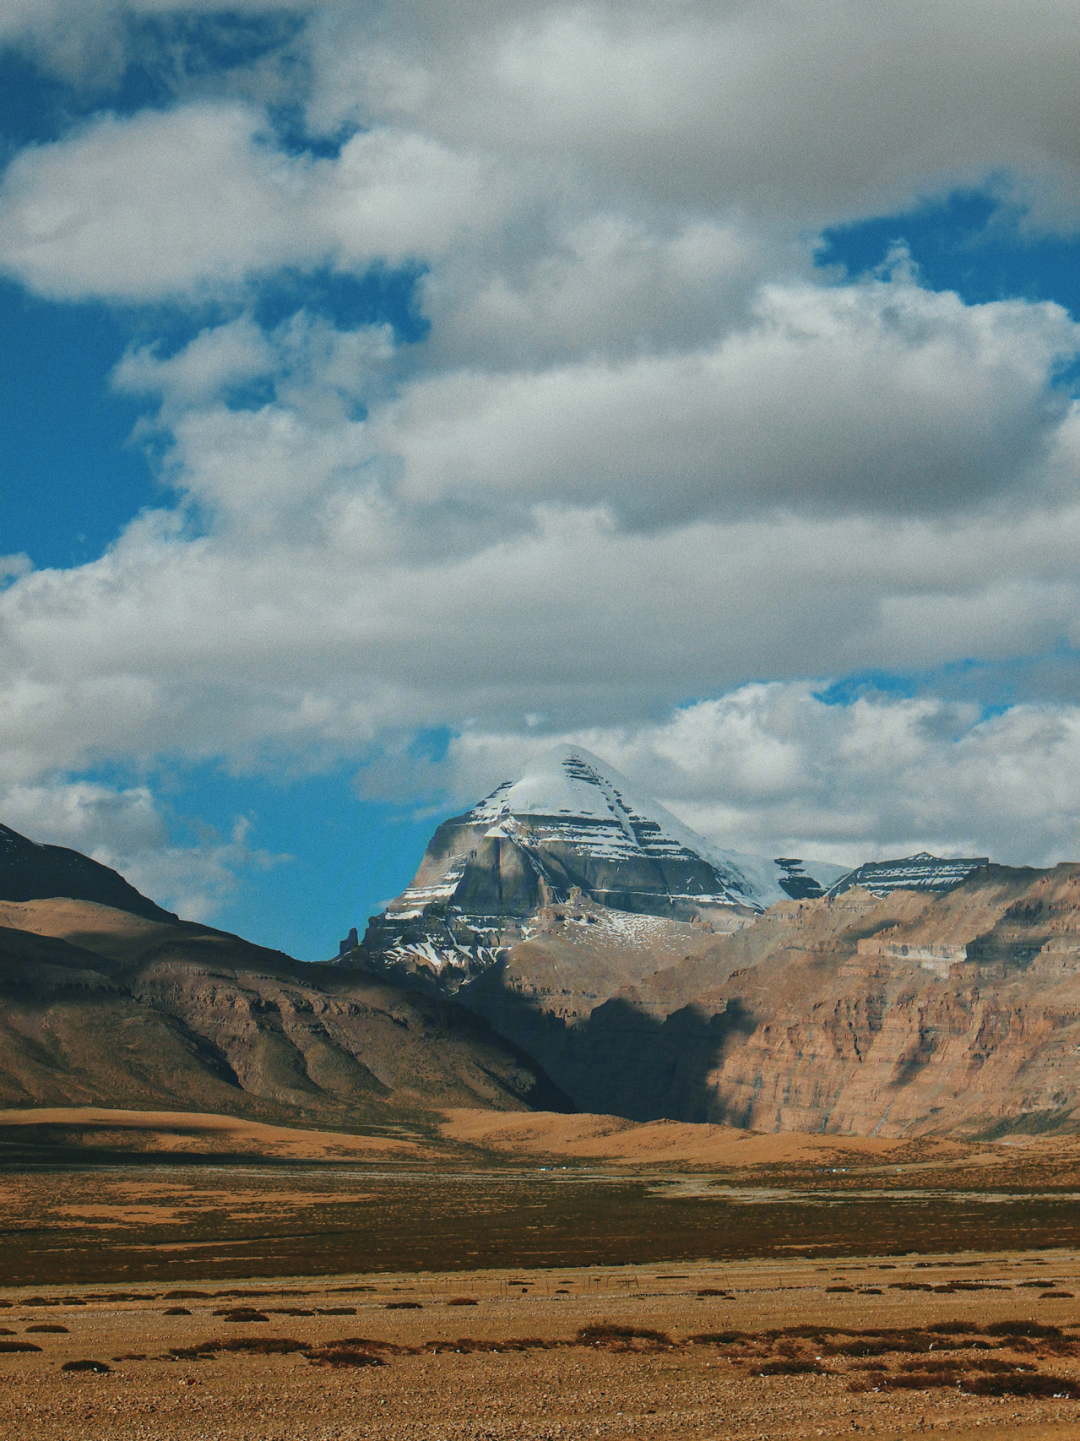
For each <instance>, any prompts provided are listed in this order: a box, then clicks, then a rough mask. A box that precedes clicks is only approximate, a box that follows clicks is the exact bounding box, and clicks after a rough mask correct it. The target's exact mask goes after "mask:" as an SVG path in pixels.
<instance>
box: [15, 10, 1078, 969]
mask: <svg viewBox="0 0 1080 1441" xmlns="http://www.w3.org/2000/svg"><path fill="white" fill-rule="evenodd" d="M928 27H929V29H930V30H932V32H933V34H934V39H935V43H934V45H932V46H928V45H927V44H926V36H927V33H928ZM1077 50H1080V39H1078V37H1077V34H1076V26H1075V13H1074V12H1073V11H1072V8H1071V7H1069V6H1067V5H1065V4H1057V3H1051V0H1047V3H1043V4H1040V5H1039V6H1037V7H1034V8H1033V7H1032V6H1031V5H1030V4H1024V5H1022V4H1019V3H1011V0H1010V3H1006V0H1000V3H996V4H994V5H993V6H991V7H989V9H988V10H987V11H985V12H983V13H981V14H980V15H979V16H978V17H975V16H973V14H972V11H971V7H970V6H968V5H966V4H961V3H959V0H955V3H950V0H936V3H934V4H930V3H929V0H927V3H926V4H919V3H916V4H913V5H911V6H908V7H904V9H903V11H902V12H901V11H898V10H897V9H896V7H895V6H892V5H888V4H884V3H881V4H878V3H873V0H871V3H866V0H863V3H861V4H858V5H856V4H854V3H849V4H845V3H836V4H831V5H829V6H825V7H817V8H814V9H810V8H807V9H805V10H802V11H799V12H795V11H793V10H792V9H791V7H789V6H786V5H784V4H781V3H779V0H751V3H750V4H749V5H741V6H733V7H727V6H716V5H706V4H704V3H700V4H699V3H697V0H687V3H686V4H684V5H681V6H679V7H676V8H672V7H670V6H667V5H661V4H658V3H645V0H642V3H631V4H629V5H626V4H623V5H620V6H614V5H609V4H604V3H583V4H545V3H531V4H514V3H511V4H502V5H499V6H495V5H493V4H490V3H487V0H475V3H472V4H470V5H468V6H464V7H457V8H456V9H454V10H453V11H449V10H448V9H447V7H440V6H434V5H431V4H428V3H420V0H406V3H402V4H401V5H399V6H395V7H394V8H393V9H392V10H389V9H383V8H381V7H376V6H372V5H369V4H366V3H350V0H340V3H325V4H310V5H291V6H290V5H263V4H259V3H255V0H251V3H241V4H238V5H236V6H233V7H232V8H230V9H229V10H215V9H213V8H212V7H209V6H197V5H190V4H182V3H174V0H132V3H127V4H123V5H120V4H114V3H111V0H89V3H83V4H81V5H79V6H77V7H76V6H74V5H73V4H68V3H66V0H24V3H23V4H22V5H21V6H19V7H15V8H14V9H11V10H9V11H6V12H5V13H4V15H0V165H2V166H3V174H2V178H0V336H2V337H3V343H2V346H0V381H2V384H0V523H2V535H0V561H2V565H0V569H2V570H3V573H4V582H3V584H4V589H3V590H2V592H0V657H2V676H3V681H2V685H3V704H2V705H0V802H2V808H0V816H2V818H3V819H4V820H5V821H6V822H7V823H8V824H10V825H13V826H15V827H16V829H19V830H22V831H23V832H24V833H26V834H28V835H30V836H32V837H34V838H36V839H41V840H51V841H59V842H61V843H64V844H69V845H74V846H77V847H78V848H80V849H83V850H86V851H88V852H90V853H92V854H94V855H96V856H97V857H98V858H100V859H102V860H105V861H107V862H108V863H109V864H113V865H116V866H118V867H119V868H120V869H122V870H123V871H124V872H125V874H127V875H128V876H129V877H130V878H131V879H132V880H133V881H134V882H135V883H136V884H138V885H140V886H141V888H142V889H144V890H146V891H147V892H148V893H150V894H152V895H153V896H154V897H155V898H156V899H158V900H159V901H161V902H163V903H164V904H168V905H172V906H176V907H178V908H179V909H180V910H181V911H182V912H183V913H184V914H188V915H192V916H198V917H202V918H206V919H209V920H212V921H213V922H214V923H215V924H219V925H222V926H225V927H227V928H230V929H235V930H238V931H240V932H242V933H243V934H245V935H249V936H251V937H252V938H253V939H256V940H260V941H263V942H265V943H268V944H273V945H279V946H281V947H283V948H285V949H287V950H289V951H291V952H293V953H294V954H297V955H300V956H302V957H304V958H307V959H315V958H318V957H320V956H323V955H326V954H329V953H330V952H332V951H333V950H335V949H336V945H337V940H338V938H339V937H340V936H342V935H344V934H345V932H346V931H347V930H348V928H349V926H350V925H353V924H357V925H359V926H360V927H361V928H362V926H363V923H364V920H365V918H366V916H367V915H368V914H370V913H371V912H372V911H373V910H374V909H376V908H377V907H378V906H379V904H380V903H382V902H383V901H385V900H386V899H388V898H389V897H390V896H391V895H393V894H394V893H395V892H397V891H398V890H400V889H401V888H402V887H403V886H404V885H405V884H406V883H407V882H408V880H409V879H410V878H411V876H412V873H413V871H414V870H415V867H416V864H417V862H418V860H419V857H420V855H421V854H422V850H423V846H424V843H425V842H426V840H427V838H428V835H429V834H430V832H431V830H432V829H433V827H434V825H435V824H436V823H437V822H438V820H439V819H441V818H442V817H444V816H446V815H449V814H453V813H455V812H456V811H458V810H460V809H463V808H464V807H466V806H467V805H468V804H471V803H472V801H474V800H475V799H477V798H478V797H479V796H480V795H481V794H483V793H485V792H486V791H487V790H488V789H490V788H491V787H492V786H493V785H494V784H497V783H498V782H499V781H500V780H502V779H504V778H506V777H507V776H509V775H511V774H512V773H513V772H514V771H515V769H516V768H517V767H518V766H520V765H521V764H522V763H523V762H524V761H525V760H527V759H528V757H529V756H530V755H532V754H534V753H535V752H536V751H537V750H538V749H540V748H542V747H545V746H549V745H552V744H555V743H558V742H562V741H564V740H576V741H579V742H581V743H582V744H585V745H587V746H588V747H589V748H590V749H591V750H593V751H595V752H597V753H598V754H600V755H602V756H605V757H607V758H608V759H609V760H610V761H611V762H612V763H613V764H614V765H616V766H618V767H619V769H621V770H623V771H624V772H626V773H627V774H629V775H631V776H632V777H634V778H635V779H636V780H637V781H638V783H639V784H640V786H641V788H642V789H643V790H647V791H652V792H653V793H654V794H656V795H658V796H659V797H660V798H661V799H662V800H663V801H664V802H665V803H666V804H667V805H668V806H669V807H670V808H672V809H673V810H675V811H676V813H677V814H679V815H680V816H681V817H682V818H683V819H684V820H686V821H687V822H688V823H689V824H691V825H693V826H695V827H696V828H697V829H698V830H700V831H702V832H703V833H704V834H706V835H708V836H709V837H710V839H712V840H714V841H717V842H719V843H721V844H725V845H728V846H731V847H732V848H736V849H742V850H748V851H759V852H765V853H767V854H770V855H773V854H803V855H811V856H812V855H817V856H821V857H822V858H825V859H832V860H839V861H850V862H851V863H853V864H854V863H857V862H859V861H861V860H863V859H866V858H869V857H871V856H881V855H895V854H907V853H910V852H911V851H913V850H917V849H923V848H926V849H931V850H936V851H941V852H946V853H948V852H953V853H956V852H974V853H986V852H989V853H990V854H992V855H994V856H995V857H997V858H999V859H1002V860H1006V861H1010V862H1014V863H1020V862H1030V863H1036V864H1050V863H1053V862H1055V861H1056V860H1059V859H1063V858H1074V857H1080V835H1078V826H1077V816H1078V806H1080V706H1078V704H1077V681H1078V665H1077V657H1078V653H1080V625H1078V622H1077V616H1078V615H1080V608H1078V602H1080V577H1078V575H1077V565H1076V561H1075V556H1076V555H1077V553H1078V552H1077V542H1078V541H1080V495H1078V489H1077V471H1078V467H1080V412H1078V411H1077V408H1076V404H1075V400H1074V396H1075V393H1076V390H1077V385H1078V383H1080V371H1078V368H1077V358H1078V354H1080V324H1078V322H1080V279H1078V276H1080V264H1078V262H1080V238H1078V227H1080V202H1078V200H1077V196H1078V194H1080V121H1078V119H1077V116H1076V114H1075V105H1074V103H1073V89H1074V76H1075V73H1076V65H1077V61H1078V60H1080V55H1078V54H1077V53H1076V52H1077ZM883 57H887V58H883Z"/></svg>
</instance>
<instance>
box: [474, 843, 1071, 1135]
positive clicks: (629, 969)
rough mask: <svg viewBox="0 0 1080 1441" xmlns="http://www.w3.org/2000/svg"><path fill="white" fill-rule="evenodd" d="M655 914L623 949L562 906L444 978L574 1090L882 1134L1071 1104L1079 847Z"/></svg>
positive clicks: (609, 1103)
mask: <svg viewBox="0 0 1080 1441" xmlns="http://www.w3.org/2000/svg"><path fill="white" fill-rule="evenodd" d="M654 924H655V925H656V926H657V927H659V928H661V929H662V930H664V935H663V936H662V937H661V936H659V935H657V936H653V937H651V938H648V939H646V938H644V937H643V938H641V941H643V942H644V944H641V943H640V942H639V940H638V938H635V940H634V942H633V943H632V944H630V945H628V946H626V947H625V948H623V950H622V952H621V954H620V948H619V946H618V945H616V944H613V943H612V941H611V938H610V937H609V938H608V941H607V944H606V949H605V947H603V946H600V947H598V946H597V944H596V943H595V941H594V940H593V938H592V936H591V934H590V932H589V930H588V928H586V927H583V926H582V925H580V924H579V923H576V922H574V921H573V920H571V919H569V918H568V919H566V920H564V921H563V922H561V923H560V924H559V925H557V926H556V927H554V928H553V929H552V931H550V932H549V933H548V934H544V935H538V936H534V937H532V938H530V939H529V940H528V941H526V942H523V943H520V944H518V945H517V946H515V947H513V948H512V949H511V950H510V951H509V953H508V954H507V956H506V957H505V959H504V960H503V961H502V962H501V963H500V964H499V966H498V967H496V968H495V969H494V970H493V971H491V972H489V973H488V974H486V975H484V976H482V977H478V978H477V979H476V980H475V981H473V982H472V983H470V984H469V985H468V986H466V987H465V988H463V990H462V991H460V992H459V997H460V999H461V1000H463V1001H464V1002H465V1003H466V1004H468V1005H470V1006H473V1007H474V1008H475V1009H476V1010H477V1011H479V1012H480V1013H481V1014H483V1015H484V1016H486V1017H487V1018H489V1019H490V1020H491V1022H492V1024H493V1026H495V1028H496V1029H498V1030H499V1031H501V1032H502V1033H503V1034H505V1035H507V1036H510V1037H512V1038H514V1039H515V1040H516V1041H517V1042H518V1044H519V1045H521V1046H522V1047H524V1048H525V1049H526V1050H528V1051H529V1053H530V1054H532V1055H533V1056H535V1057H536V1058H537V1060H538V1061H540V1062H541V1063H542V1064H543V1065H544V1067H545V1069H546V1070H547V1071H548V1072H549V1073H550V1074H551V1076H552V1078H553V1079H554V1080H555V1081H556V1083H557V1084H559V1085H560V1086H561V1087H562V1088H563V1089H564V1090H565V1091H566V1092H567V1093H568V1095H569V1096H570V1097H571V1099H572V1100H573V1101H574V1103H575V1104H576V1105H577V1106H579V1107H580V1108H581V1109H588V1110H597V1111H610V1112H615V1113H617V1114H620V1115H624V1116H629V1117H631V1118H634V1119H641V1120H648V1119H655V1118H659V1117H665V1116H666V1117H671V1118H674V1119H680V1120H694V1121H714V1122H722V1123H726V1124H729V1125H737V1126H746V1127H752V1128H754V1129H758V1130H770V1131H781V1130H805V1131H820V1130H825V1131H830V1132H840V1133H850V1134H862V1135H869V1134H878V1135H882V1136H901V1135H909V1134H922V1133H928V1132H934V1131H947V1130H954V1129H961V1130H967V1131H970V1132H980V1131H990V1130H993V1129H995V1128H997V1129H998V1130H1009V1129H1025V1128H1029V1129H1032V1128H1034V1129H1039V1128H1043V1127H1046V1126H1059V1125H1067V1126H1078V1125H1080V867H1078V866H1076V865H1067V866H1059V867H1057V868H1056V869H1054V870H1053V871H1049V872H1039V871H1032V870H1010V869H1007V868H1004V867H997V866H991V867H989V868H987V869H985V870H982V871H979V872H977V873H976V874H975V875H973V876H972V877H970V878H969V879H968V881H966V882H965V883H964V884H963V885H961V886H959V887H957V888H956V889H954V890H952V891H950V892H948V893H946V894H933V893H925V892H923V893H918V892H912V891H895V892H893V893H892V894H891V895H889V896H888V897H886V898H884V899H882V898H879V897H876V896H873V895H871V894H869V893H868V892H866V891H864V890H860V889H853V890H850V891H847V892H845V893H844V894H842V895H840V896H838V897H836V898H835V899H817V900H809V901H802V902H794V901H788V902H784V903H781V904H779V905H777V906H774V907H772V908H771V909H770V910H769V911H768V912H767V913H766V914H765V915H763V916H761V917H760V918H758V919H756V920H755V921H753V923H752V924H748V925H747V926H745V927H744V928H742V929H740V930H739V931H737V932H735V933H732V934H730V935H727V936H723V937H709V936H702V935H701V934H700V933H697V934H694V933H692V932H690V930H689V928H687V930H686V932H684V933H681V934H680V933H678V932H676V931H675V930H673V929H672V928H671V927H670V924H669V923H666V922H660V921H657V922H655V923H654ZM680 948H681V949H682V954H681V955H679V956H678V958H677V959H675V960H674V961H673V960H672V959H671V956H672V953H673V952H674V951H677V950H679V949H680ZM620 974H621V975H622V982H621V984H620V983H619V976H620Z"/></svg>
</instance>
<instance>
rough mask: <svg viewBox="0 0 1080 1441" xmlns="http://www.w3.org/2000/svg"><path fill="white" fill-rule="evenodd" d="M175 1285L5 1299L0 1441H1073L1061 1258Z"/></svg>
mask: <svg viewBox="0 0 1080 1441" xmlns="http://www.w3.org/2000/svg"><path fill="white" fill-rule="evenodd" d="M882 1267H886V1268H888V1269H885V1270H883V1269H882ZM895 1278H900V1279H899V1280H896V1279H895ZM1032 1283H1034V1284H1032ZM943 1284H947V1285H949V1286H950V1290H949V1292H947V1293H946V1292H942V1291H940V1290H938V1289H936V1288H938V1287H940V1286H942V1285H943ZM909 1285H923V1286H928V1287H932V1288H935V1289H930V1290H926V1291H910V1290H905V1289H902V1288H903V1287H905V1286H909ZM830 1287H842V1288H845V1289H842V1290H835V1289H833V1290H830V1289H828V1288H830ZM890 1288H891V1289H890ZM168 1289H170V1290H173V1291H180V1292H189V1293H190V1292H191V1291H199V1292H201V1294H199V1295H191V1294H186V1295H180V1296H177V1295H172V1296H170V1295H168V1294H166V1292H164V1291H163V1290H162V1289H161V1288H142V1287H140V1288H135V1289H134V1290H130V1291H127V1292H124V1291H118V1290H115V1289H114V1290H113V1291H111V1293H108V1292H102V1291H97V1290H93V1289H85V1290H81V1289H76V1290H74V1291H67V1292H63V1293H53V1292H51V1291H50V1292H47V1293H46V1292H33V1293H31V1292H28V1291H22V1292H20V1291H18V1290H12V1289H9V1290H7V1291H6V1293H5V1296H4V1299H5V1301H7V1302H8V1303H10V1304H8V1305H7V1306H5V1307H4V1308H3V1309H2V1314H0V1320H2V1321H3V1322H4V1323H5V1325H4V1330H5V1331H7V1332H8V1333H9V1334H8V1335H7V1336H5V1337H3V1338H2V1339H3V1340H4V1341H5V1342H7V1343H8V1344H14V1345H26V1344H28V1343H29V1344H31V1345H34V1346H38V1347H40V1350H36V1351H12V1352H8V1353H6V1354H0V1437H3V1438H8V1437H19V1438H22V1437H30V1436H33V1437H40V1438H42V1441H60V1438H65V1441H68V1438H70V1441H79V1438H90V1437H95V1438H96V1437H102V1436H106V1435H120V1436H125V1437H148V1438H150V1437H152V1438H163V1441H164V1438H174V1437H175V1438H184V1441H196V1438H220V1437H229V1438H237V1441H247V1438H250V1441H255V1438H259V1441H286V1438H288V1441H293V1438H302V1441H329V1438H331V1437H333V1438H350V1441H351V1438H360V1437H367V1436H382V1437H402V1438H413V1437H423V1438H428V1437H432V1438H435V1437H445V1438H447V1441H457V1438H462V1441H464V1438H489V1437H490V1438H504V1437H505V1438H515V1437H528V1438H541V1437H543V1438H559V1441H576V1438H585V1437H590V1438H591V1437H597V1436H601V1437H640V1438H650V1441H661V1438H664V1441H666V1438H674V1437H697V1436H700V1437H703V1438H705V1437H731V1438H751V1437H769V1438H773V1437H801V1436H853V1435H874V1436H877V1437H882V1438H885V1437H901V1436H903V1437H907V1436H917V1435H926V1434H945V1435H948V1436H952V1437H961V1436H970V1437H974V1436H978V1437H981V1438H985V1441H989V1438H992V1437H1003V1436H1010V1437H1017V1438H1024V1441H1035V1438H1037V1437H1038V1438H1049V1437H1055V1438H1066V1437H1076V1436H1080V1399H1064V1397H1065V1396H1066V1395H1067V1396H1070V1397H1075V1398H1080V1335H1078V1332H1080V1305H1078V1304H1077V1301H1076V1300H1075V1299H1073V1298H1071V1297H1065V1298H1063V1299H1059V1300H1050V1299H1046V1300H1043V1299H1040V1297H1041V1296H1043V1295H1044V1293H1045V1290H1046V1289H1050V1290H1054V1291H1058V1292H1063V1291H1065V1290H1069V1289H1072V1290H1074V1291H1076V1290H1080V1266H1078V1265H1077V1262H1076V1260H1075V1259H1074V1257H1072V1256H1071V1255H1070V1256H1065V1255H1061V1254H1043V1255H1038V1256H1032V1255H1023V1254H1014V1255H1011V1256H998V1257H994V1258H988V1257H986V1256H983V1255H978V1256H975V1255H969V1256H951V1257H947V1258H944V1257H943V1258H938V1260H937V1262H936V1264H934V1265H932V1266H929V1267H927V1266H922V1267H917V1266H916V1265H915V1264H914V1263H910V1264H903V1263H898V1262H897V1261H895V1260H892V1261H889V1260H881V1259H877V1258H870V1259H863V1260H854V1259H853V1260H848V1261H845V1262H844V1263H843V1264H835V1265H825V1266H821V1265H818V1264H817V1263H815V1262H812V1261H803V1262H797V1263H794V1264H792V1263H786V1264H776V1263H769V1262H765V1263H756V1264H753V1263H751V1264H747V1263H740V1264H731V1265H726V1266H716V1265H707V1264H700V1265H690V1266H685V1267H682V1268H681V1269H680V1270H679V1271H678V1272H666V1271H660V1270H658V1269H656V1268H642V1267H638V1268H620V1269H603V1270H589V1271H580V1270H570V1271H558V1272H555V1273H552V1272H550V1271H541V1272H536V1271H523V1272H521V1273H520V1274H515V1275H511V1274H509V1273H505V1272H503V1273H492V1272H479V1273H471V1274H470V1273H466V1274H457V1275H454V1276H452V1277H448V1276H446V1275H438V1274H435V1275H405V1276H401V1275H398V1276H388V1275H379V1276H369V1277H350V1278H345V1277H336V1278H334V1279H333V1280H332V1281H328V1282H322V1283H316V1284H313V1283H311V1282H310V1281H308V1282H305V1281H303V1280H302V1279H301V1280H295V1279H294V1280H291V1281H289V1280H280V1281H274V1282H272V1283H269V1282H264V1283H260V1284H259V1285H250V1286H244V1287H225V1288H217V1287H174V1288H168ZM703 1293H704V1294H703ZM715 1293H723V1294H715ZM875 1293H876V1294H875ZM455 1300H458V1301H462V1300H464V1301H470V1302H475V1304H474V1305H462V1304H458V1305H455V1304H453V1303H454V1301H455ZM57 1302H59V1304H56V1303H57ZM245 1308H246V1309H245ZM170 1311H171V1312H178V1313H180V1314H169V1313H170ZM1028 1317H1036V1318H1038V1319H1037V1320H1036V1321H1035V1323H1034V1325H1032V1323H1031V1322H1029V1321H1028V1320H1027V1318H1028ZM260 1318H262V1319H260ZM1002 1323H1004V1324H1002ZM1009 1323H1012V1324H1011V1325H1010V1324H1009ZM43 1326H44V1327H47V1328H51V1329H46V1330H42V1329H33V1328H41V1327H43ZM60 1328H63V1329H60ZM590 1328H592V1329H591V1330H590ZM927 1328H936V1329H927ZM1024 1330H1027V1331H1029V1332H1032V1333H1034V1334H1032V1335H1029V1336H1024V1335H1015V1334H1011V1333H1012V1332H1015V1331H1021V1332H1022V1331H1024ZM1040 1331H1042V1332H1049V1333H1050V1334H1049V1335H1045V1334H1044V1335H1040V1334H1038V1333H1039V1332H1040ZM784 1332H787V1333H788V1334H786V1335H785V1334H783V1333H784ZM1003 1332H1004V1334H1002V1333H1003ZM778 1333H779V1334H778ZM694 1338H697V1339H694ZM275 1352H276V1354H275ZM71 1362H83V1363H85V1362H94V1363H96V1364H97V1366H99V1367H100V1368H102V1369H101V1371H100V1372H97V1371H93V1370H75V1371H66V1372H65V1371H64V1370H63V1369H62V1367H63V1366H64V1364H65V1363H71ZM105 1367H108V1368H109V1369H108V1370H107V1371H105V1369H104V1368H105ZM1025 1385H1026V1386H1034V1387H1035V1389H1038V1390H1040V1391H1042V1392H1044V1393H1045V1394H1037V1395H1035V1396H1026V1395H1019V1396H1018V1395H1013V1394H1005V1395H994V1394H972V1392H975V1393H977V1392H978V1391H979V1390H982V1391H989V1392H991V1393H992V1392H993V1391H995V1390H1005V1391H1006V1392H1008V1391H1009V1390H1010V1389H1021V1390H1022V1389H1023V1388H1024V1387H1025ZM1055 1393H1057V1399H1055Z"/></svg>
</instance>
